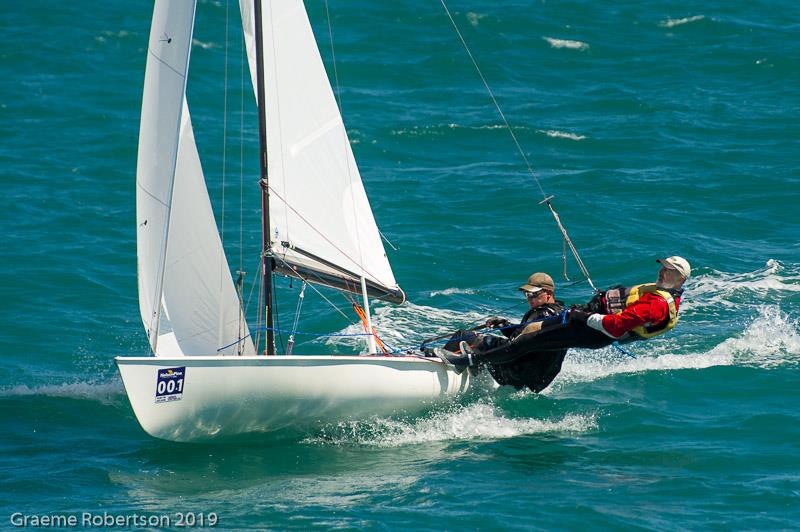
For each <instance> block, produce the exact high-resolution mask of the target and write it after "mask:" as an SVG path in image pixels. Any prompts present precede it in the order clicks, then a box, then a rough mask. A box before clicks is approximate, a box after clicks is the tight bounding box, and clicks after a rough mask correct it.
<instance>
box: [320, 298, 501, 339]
mask: <svg viewBox="0 0 800 532" xmlns="http://www.w3.org/2000/svg"><path fill="white" fill-rule="evenodd" d="M485 314H486V313H485V312H483V311H471V312H459V311H455V310H449V309H441V308H436V307H429V306H426V305H415V304H414V303H410V302H406V303H404V304H403V305H400V306H377V307H376V308H375V309H374V313H373V315H372V326H373V327H374V328H375V330H376V331H377V333H378V335H379V336H380V338H381V340H383V341H384V342H385V343H386V344H387V347H390V348H392V350H402V351H404V350H406V349H412V348H415V347H417V346H419V344H421V343H422V341H423V340H425V339H426V338H430V337H432V336H438V335H441V334H446V333H448V332H451V331H454V330H455V329H457V328H458V327H459V326H464V325H468V324H474V323H477V322H478V321H479V320H481V319H483V318H485ZM363 332H364V328H363V327H362V325H361V324H360V323H354V324H352V325H349V326H347V327H345V328H344V329H342V330H340V331H337V334H361V333H363ZM324 342H325V344H326V345H328V346H337V347H347V348H348V349H353V348H355V349H366V345H367V340H366V338H365V337H364V336H334V337H330V338H327V339H325V340H324Z"/></svg>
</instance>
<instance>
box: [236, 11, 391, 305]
mask: <svg viewBox="0 0 800 532" xmlns="http://www.w3.org/2000/svg"><path fill="white" fill-rule="evenodd" d="M264 3H265V7H264V8H263V9H261V25H260V26H261V31H262V43H261V44H262V46H263V50H264V53H263V70H264V77H265V83H264V90H263V91H259V89H258V84H257V82H256V76H257V74H256V66H257V63H256V61H257V59H256V53H255V48H256V43H255V39H256V36H255V21H254V17H255V13H254V6H253V0H240V9H241V12H242V23H243V27H244V33H245V43H246V47H247V55H248V61H249V64H250V72H251V79H252V81H253V87H254V90H255V92H256V99H257V101H259V102H261V101H263V102H265V104H266V122H267V139H268V143H267V155H268V157H267V161H268V169H269V194H270V198H271V200H274V201H270V212H269V226H270V232H271V234H270V235H269V239H270V249H271V251H272V253H273V254H275V255H276V256H280V254H281V253H284V252H285V250H284V249H282V248H283V246H282V245H281V242H291V244H292V246H294V247H296V248H297V249H302V250H304V251H306V252H307V253H310V254H312V255H314V256H315V257H317V258H318V259H320V261H321V262H320V261H318V264H317V268H318V269H322V270H326V269H330V267H329V266H330V265H334V266H336V267H338V268H342V269H344V270H346V271H347V272H350V273H349V274H348V275H345V277H350V275H352V276H354V277H355V279H357V280H358V279H360V278H361V277H364V278H365V279H366V280H367V282H368V283H371V284H372V285H374V286H377V287H382V288H381V290H384V291H385V292H387V293H394V294H399V293H402V291H401V290H400V288H399V286H398V285H397V282H396V281H395V278H394V274H393V272H392V268H391V266H390V264H389V260H388V258H387V256H386V252H385V250H384V248H383V242H382V241H381V238H380V233H379V232H378V228H377V225H376V223H375V218H374V216H373V213H372V209H371V207H370V204H369V200H368V199H367V194H366V191H365V190H364V185H363V183H362V181H361V175H360V173H359V170H358V166H357V164H356V161H355V158H354V156H353V151H352V148H351V146H350V142H349V140H348V137H347V132H346V130H345V126H344V122H343V121H342V116H341V113H340V112H339V107H338V105H337V103H336V99H335V98H334V94H333V90H332V88H331V85H330V81H329V80H328V76H327V73H326V71H325V66H324V64H323V62H322V57H321V55H320V52H319V49H318V47H317V43H316V40H315V38H314V34H313V31H312V29H311V24H310V22H309V20H308V15H307V13H306V10H305V7H304V5H303V2H302V1H301V0H284V1H281V2H264ZM306 258H307V257H306ZM284 259H285V260H286V261H287V262H288V263H290V264H295V261H294V260H293V257H292V255H291V254H288V255H286V256H285V257H284ZM321 264H328V265H329V266H328V267H321V268H320V265H321ZM295 265H296V266H298V267H309V264H307V261H304V260H300V261H299V262H297V263H296V264H295ZM312 269H315V268H314V267H312ZM339 273H341V272H339ZM337 275H338V274H337ZM308 280H309V282H315V280H314V279H313V278H310V279H308ZM319 284H328V285H330V283H319ZM343 284H347V283H343ZM339 288H342V289H346V290H349V291H351V292H358V291H360V288H357V289H349V288H347V287H346V286H341V287H339ZM394 299H397V300H399V297H394Z"/></svg>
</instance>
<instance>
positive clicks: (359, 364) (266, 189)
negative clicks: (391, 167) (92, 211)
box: [115, 0, 471, 441]
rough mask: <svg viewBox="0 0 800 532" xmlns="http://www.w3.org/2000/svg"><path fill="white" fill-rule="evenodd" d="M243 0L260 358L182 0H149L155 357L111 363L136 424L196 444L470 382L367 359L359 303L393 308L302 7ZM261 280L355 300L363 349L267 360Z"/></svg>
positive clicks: (432, 397)
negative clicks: (201, 131) (214, 168)
mask: <svg viewBox="0 0 800 532" xmlns="http://www.w3.org/2000/svg"><path fill="white" fill-rule="evenodd" d="M263 4H264V5H262V2H261V0H242V1H241V3H240V11H241V16H242V24H243V31H244V37H245V44H246V49H247V57H248V64H249V68H250V74H251V79H252V82H253V89H254V91H255V99H256V102H257V106H258V120H259V139H260V150H259V153H260V172H261V174H260V179H259V180H258V183H259V186H260V188H261V204H262V235H263V245H262V249H261V258H260V261H261V264H260V268H261V275H262V276H263V278H262V288H263V293H262V298H261V303H260V309H262V311H263V315H264V320H263V323H264V326H263V327H261V328H263V329H264V330H265V332H266V334H265V336H266V341H265V349H264V350H263V352H262V353H261V354H258V353H257V349H258V345H257V344H258V342H256V343H254V342H253V340H252V336H251V332H250V330H249V327H248V324H247V321H246V319H245V315H244V311H243V305H242V302H241V297H240V295H239V293H238V292H237V289H236V286H235V284H234V282H233V276H232V274H231V270H230V267H229V265H228V262H227V259H226V256H225V252H224V250H223V246H222V242H221V239H220V236H219V232H218V228H217V224H216V221H215V217H214V212H213V210H212V207H211V202H210V199H209V196H208V190H207V188H206V183H205V178H204V176H203V169H202V166H201V163H200V157H199V154H198V151H197V147H196V145H195V140H194V133H193V129H192V122H191V117H190V114H189V107H188V104H187V101H186V82H187V78H188V71H189V58H190V52H191V44H192V33H193V27H194V19H195V9H196V2H195V1H192V0H156V1H155V6H154V10H153V19H152V25H151V29H150V37H149V43H148V50H147V64H146V70H145V80H144V93H143V98H142V112H141V124H140V131H139V146H138V158H137V172H136V224H137V229H136V230H137V258H138V264H137V277H138V288H139V307H140V313H141V317H142V322H143V324H144V328H145V330H146V332H147V336H148V340H149V344H150V349H151V351H152V356H143V357H116V359H115V361H116V364H117V367H118V369H119V372H120V375H121V377H122V381H123V383H124V386H125V390H126V393H127V395H128V398H129V400H130V403H131V406H132V408H133V412H134V413H135V415H136V418H137V420H138V421H139V423H140V425H141V426H142V428H143V429H144V430H145V431H146V432H147V433H148V434H150V435H152V436H154V437H156V438H161V439H165V440H172V441H196V440H206V439H212V438H217V437H224V436H232V435H237V434H243V433H252V432H269V431H275V430H281V429H284V428H286V427H303V426H309V425H319V424H322V423H328V422H336V421H341V420H345V419H358V418H365V417H370V416H376V415H392V414H396V413H401V412H410V411H414V410H419V409H423V408H425V407H428V406H430V405H432V404H435V403H436V402H440V401H443V400H447V399H448V398H451V397H453V396H455V395H457V394H459V393H461V392H464V391H465V390H466V389H467V388H468V387H469V385H470V379H471V375H470V373H469V372H464V373H462V374H456V373H455V371H453V369H452V368H450V367H449V366H446V365H445V364H442V363H441V362H440V361H439V360H438V359H431V358H426V357H423V356H413V355H410V356H398V355H397V354H388V355H387V354H385V353H381V354H379V353H378V352H377V349H376V347H375V335H374V331H373V329H372V325H371V320H370V315H369V300H370V298H372V299H380V300H384V301H389V302H392V303H395V304H402V303H403V302H404V301H405V294H404V293H403V291H402V290H401V289H400V287H399V285H398V284H397V282H396V280H395V278H394V274H393V272H392V268H391V265H390V263H389V260H388V258H387V256H386V253H385V250H384V247H383V243H382V241H381V235H380V233H379V230H378V228H377V225H376V223H375V219H374V217H373V214H372V210H371V208H370V204H369V201H368V199H367V195H366V192H365V189H364V186H363V184H362V181H361V177H360V174H359V171H358V167H357V165H356V162H355V159H354V156H353V152H352V150H351V147H350V143H349V140H348V138H347V133H346V131H345V127H344V123H343V121H342V116H341V113H340V110H339V107H338V105H337V102H336V99H335V97H334V93H333V90H332V87H331V84H330V82H329V79H328V76H327V74H326V71H325V67H324V64H323V62H322V58H321V56H320V52H319V49H318V47H317V43H316V41H315V38H314V34H313V32H312V29H311V24H310V22H309V19H308V15H307V13H306V10H305V7H304V5H303V2H302V0H281V1H273V2H268V1H265V2H263ZM273 275H284V276H290V277H293V278H296V279H299V280H301V281H302V282H303V283H310V284H316V285H324V286H327V287H332V288H335V289H337V290H340V291H343V292H345V293H347V294H350V295H351V296H352V297H353V298H356V297H361V298H362V301H363V303H362V305H363V310H364V314H365V317H364V318H365V319H364V321H365V330H366V331H367V338H368V339H369V349H368V352H367V353H360V354H353V355H311V354H308V355H306V354H286V353H276V347H275V343H274V338H273V331H274V330H275V327H274V323H273V314H274V312H273V308H272V277H273Z"/></svg>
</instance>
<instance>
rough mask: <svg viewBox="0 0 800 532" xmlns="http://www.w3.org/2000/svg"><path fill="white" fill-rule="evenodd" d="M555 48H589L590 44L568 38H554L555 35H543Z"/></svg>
mask: <svg viewBox="0 0 800 532" xmlns="http://www.w3.org/2000/svg"><path fill="white" fill-rule="evenodd" d="M542 39H544V40H545V41H547V42H548V43H549V44H550V46H552V47H553V48H567V49H569V50H581V51H583V50H588V49H589V45H588V44H587V43H585V42H583V41H570V40H568V39H554V38H553V37H542Z"/></svg>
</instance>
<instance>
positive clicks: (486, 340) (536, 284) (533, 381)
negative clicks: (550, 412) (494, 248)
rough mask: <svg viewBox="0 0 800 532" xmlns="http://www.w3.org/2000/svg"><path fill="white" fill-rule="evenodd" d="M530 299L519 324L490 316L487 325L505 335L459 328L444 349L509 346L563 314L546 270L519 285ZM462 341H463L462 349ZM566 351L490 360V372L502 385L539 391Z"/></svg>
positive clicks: (551, 375)
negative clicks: (505, 360)
mask: <svg viewBox="0 0 800 532" xmlns="http://www.w3.org/2000/svg"><path fill="white" fill-rule="evenodd" d="M519 290H520V291H521V292H522V293H523V294H524V295H525V299H526V300H527V302H528V307H529V308H528V310H527V312H525V315H524V316H523V317H522V321H521V322H520V323H518V324H512V323H510V322H509V321H508V320H507V319H505V318H500V317H492V318H489V319H488V320H487V321H486V323H485V325H484V327H486V328H489V329H496V330H499V331H500V332H501V333H503V336H497V335H493V334H485V335H477V334H475V333H474V332H472V331H467V330H459V331H456V333H455V334H454V335H453V336H452V337H451V338H450V341H448V342H447V344H445V346H444V349H445V350H448V351H451V352H455V353H461V352H484V351H489V350H491V349H494V348H497V347H501V346H504V345H508V344H509V343H512V342H515V341H517V340H518V339H519V338H520V337H522V336H523V335H526V334H530V333H532V332H536V331H538V330H539V328H540V327H541V323H542V321H543V320H545V319H548V318H553V317H556V316H560V315H561V313H562V312H563V310H564V303H563V302H562V301H558V300H556V299H555V284H554V283H553V279H552V278H551V277H550V276H549V275H547V274H546V273H541V272H538V273H534V274H532V275H531V276H530V277H528V281H527V282H526V283H525V284H523V285H522V286H520V287H519ZM461 342H464V346H463V348H462V346H461ZM566 354H567V350H566V349H560V350H554V351H540V352H537V351H531V352H526V353H525V354H524V355H523V356H521V357H519V358H518V359H516V360H513V361H511V362H507V363H498V364H492V363H487V367H488V370H489V373H491V375H492V377H494V380H496V381H497V382H498V383H499V384H501V385H509V386H514V387H515V388H517V389H518V390H520V389H522V388H524V387H526V386H527V387H528V388H530V389H531V390H533V391H534V392H540V391H542V390H544V389H545V388H547V386H548V385H549V384H550V383H551V382H552V381H553V379H555V378H556V375H558V373H559V371H561V364H562V363H563V362H564V357H565V356H566Z"/></svg>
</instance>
